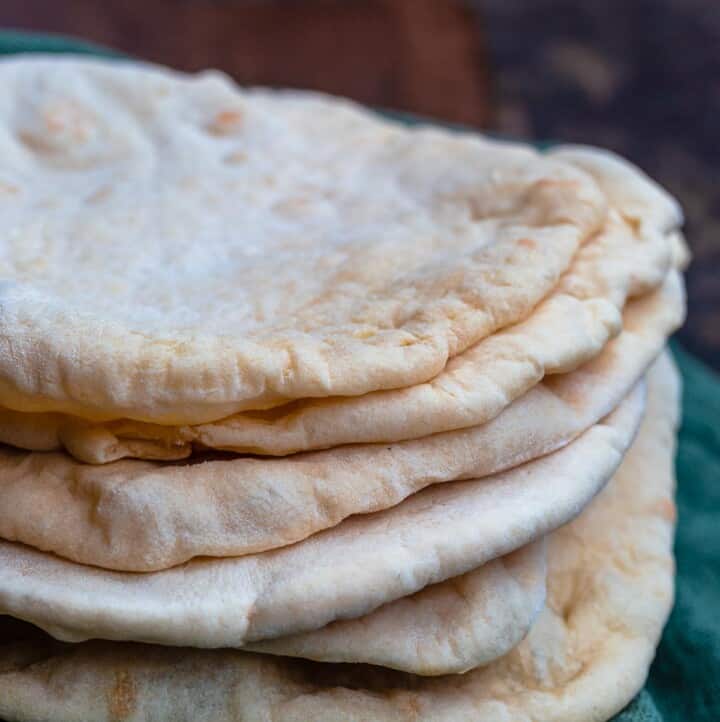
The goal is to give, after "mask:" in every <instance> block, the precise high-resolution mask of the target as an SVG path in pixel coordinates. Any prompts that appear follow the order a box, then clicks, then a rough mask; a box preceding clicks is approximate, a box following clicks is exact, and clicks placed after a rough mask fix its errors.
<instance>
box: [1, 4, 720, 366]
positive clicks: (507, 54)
mask: <svg viewBox="0 0 720 722" xmlns="http://www.w3.org/2000/svg"><path fill="white" fill-rule="evenodd" d="M0 26H3V27H15V28H27V29H33V30H44V31H55V32H63V33H72V34H75V35H79V36H83V37H85V38H88V39H91V40H94V41H96V42H100V43H104V44H107V45H111V46H113V47H115V48H118V49H120V50H123V51H125V52H128V53H131V54H134V55H137V56H141V57H144V58H148V59H151V60H155V61H159V62H162V63H165V64H168V65H172V66H174V67H177V68H183V69H188V70H191V69H200V68H204V67H208V66H214V67H218V68H221V69H223V70H225V71H227V72H229V73H230V74H231V75H233V76H234V77H235V78H236V79H237V80H238V81H240V82H241V83H259V84H270V85H290V86H302V87H311V88H318V89H321V90H325V91H330V92H335V93H341V94H344V95H348V96H350V97H353V98H356V99H357V100H360V101H362V102H366V103H370V104H372V105H376V106H383V107H388V108H398V109H402V110H409V111H412V112H415V113H421V114H425V115H429V116H433V117H437V118H440V119H444V120H450V121H456V122H462V123H468V124H471V125H475V126H477V127H481V128H485V129H489V130H494V131H499V132H501V133H506V134H510V135H514V136H519V137H526V138H535V139H552V140H565V141H580V142H588V143H594V144H598V145H603V146H606V147H609V148H612V149H614V150H617V151H619V152H621V153H622V154H623V155H625V156H627V157H629V158H630V159H631V160H633V161H635V162H636V163H638V164H639V165H640V166H641V167H643V168H644V169H645V170H647V171H648V172H649V173H650V174H651V175H653V176H654V177H655V178H657V179H658V180H660V181H661V182H662V183H663V184H664V185H665V186H666V187H667V188H669V189H670V190H671V191H672V192H673V193H674V194H675V195H677V196H678V197H679V198H680V200H681V202H682V203H683V205H684V207H685V210H686V214H687V226H686V232H687V236H688V238H689V241H690V244H691V246H692V249H693V252H694V257H695V260H694V263H693V265H692V266H691V268H690V270H689V273H688V292H689V302H690V315H689V319H688V323H687V325H686V326H685V328H684V329H683V330H682V331H681V332H680V334H679V335H680V338H681V340H682V342H683V343H684V345H685V346H686V347H687V348H689V349H690V350H692V351H694V352H695V353H696V354H698V355H700V356H701V357H703V358H704V359H705V360H706V361H708V362H709V363H710V364H711V365H713V366H714V367H715V368H716V369H720V132H719V130H720V0H584V1H582V0H581V1H578V0H103V1H102V2H98V0H0Z"/></svg>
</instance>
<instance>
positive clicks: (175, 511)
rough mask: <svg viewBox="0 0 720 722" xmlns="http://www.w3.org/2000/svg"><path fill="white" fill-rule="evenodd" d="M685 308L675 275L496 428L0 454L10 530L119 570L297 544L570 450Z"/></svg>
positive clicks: (16, 537) (3, 529) (5, 526)
mask: <svg viewBox="0 0 720 722" xmlns="http://www.w3.org/2000/svg"><path fill="white" fill-rule="evenodd" d="M683 311H684V304H683V294H682V284H681V282H680V280H679V277H678V276H677V275H673V276H671V277H670V278H669V279H668V281H667V283H666V284H665V286H664V287H663V288H662V289H660V290H659V291H657V292H655V293H654V294H651V295H649V296H645V297H642V298H640V299H637V300H635V301H633V302H631V304H630V305H629V306H628V307H627V309H626V314H625V326H626V330H625V331H624V332H623V333H622V334H621V335H620V336H619V337H618V338H617V339H615V340H614V341H613V342H611V343H610V344H609V345H608V347H607V348H606V350H605V351H604V352H603V353H602V354H601V355H600V356H599V357H598V358H597V359H596V360H595V361H593V362H591V363H590V364H588V365H586V366H583V367H581V368H580V369H578V370H577V371H574V372H572V373H570V374H562V375H558V376H556V377H547V378H546V379H545V381H544V382H542V383H540V384H538V385H536V386H535V387H534V388H533V389H531V390H530V391H529V392H528V393H527V394H525V396H523V397H521V398H520V399H518V400H516V401H515V402H514V403H512V404H511V405H510V406H509V407H508V408H506V409H505V411H503V412H502V413H501V414H500V415H499V416H497V417H496V418H495V419H494V420H493V421H491V422H489V423H488V424H485V425H484V426H478V427H474V428H470V429H464V430H460V431H453V432H448V433H445V434H437V435H435V436H431V437H427V438H425V439H420V440H415V441H405V442H400V443H397V444H393V445H377V444H376V445H365V446H361V445H355V446H347V447H340V448H337V449H331V450H328V451H322V452H315V453H311V454H301V455H298V456H293V457H290V458H287V459H248V458H241V459H237V458H233V459H225V460H216V461H209V462H205V463H200V464H191V465H183V466H168V465H167V464H160V463H155V462H141V461H135V460H127V461H122V462H116V463H114V464H108V465H106V466H87V465H83V464H80V463H78V462H76V461H74V460H73V459H71V458H69V457H68V456H67V455H65V454H58V453H53V454H38V453H34V454H33V453H31V454H28V453H25V452H22V453H21V452H15V451H12V450H10V449H0V493H1V494H2V498H3V500H4V503H3V505H2V507H0V537H3V538H5V539H8V540H12V541H20V542H23V543H25V544H29V545H31V546H33V547H36V548H38V549H42V550H45V551H52V552H54V553H56V554H59V555H60V556H63V557H66V558H68V559H72V560H73V561H77V562H80V563H84V564H93V565H97V566H101V567H104V568H107V569H117V570H121V571H122V570H125V571H155V570H159V569H166V568H168V567H171V566H175V565H177V564H180V563H182V562H184V561H187V560H188V559H191V558H193V557H196V556H214V557H227V556H238V555H242V554H249V553H254V552H259V551H265V550H267V549H271V548H275V547H279V546H284V545H287V544H291V543H293V542H297V541H300V540H302V539H304V538H306V537H308V536H309V535H311V534H313V533H315V532H318V531H320V530H322V529H326V528H329V527H332V526H334V525H335V524H337V523H339V522H340V521H342V520H343V519H345V518H346V517H348V516H350V515H352V514H360V513H369V512H374V511H380V510H382V509H386V508H388V507H391V506H394V505H395V504H397V503H399V502H400V501H402V500H403V499H405V498H406V497H408V496H410V495H411V494H414V493H416V492H418V491H420V490H421V489H423V488H425V487H427V486H429V485H431V484H437V483H440V482H448V481H454V480H457V479H471V478H478V477H485V476H487V475H489V474H492V473H495V472H498V471H502V470H505V469H508V468H510V467H513V466H517V465H519V464H522V463H524V462H527V461H530V460H532V459H535V458H537V457H539V456H542V455H543V454H547V453H549V452H551V451H555V450H556V449H558V448H560V447H562V446H564V445H565V444H567V443H568V442H570V441H571V440H572V439H574V438H575V437H577V436H578V435H579V434H581V433H582V432H583V431H585V430H586V429H588V428H589V427H590V426H592V425H593V424H594V423H596V422H598V421H599V420H600V419H602V418H603V417H604V416H606V415H607V414H608V413H610V412H611V411H612V409H613V408H615V407H616V406H617V405H618V403H620V401H621V399H622V398H623V397H624V396H625V395H626V394H627V393H629V392H630V390H631V388H632V387H633V385H634V384H635V383H636V382H637V380H638V379H639V378H640V376H641V375H642V374H643V373H644V372H645V369H646V368H647V366H648V365H649V364H650V363H651V361H652V360H653V359H654V358H655V357H656V356H657V354H658V353H659V352H660V350H661V349H662V347H663V346H664V344H665V339H666V337H667V336H668V334H669V333H670V332H671V331H673V330H674V329H675V328H676V327H677V326H678V325H679V324H680V322H681V321H682V317H683Z"/></svg>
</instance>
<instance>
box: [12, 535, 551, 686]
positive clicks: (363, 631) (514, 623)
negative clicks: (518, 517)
mask: <svg viewBox="0 0 720 722" xmlns="http://www.w3.org/2000/svg"><path fill="white" fill-rule="evenodd" d="M545 550H546V544H545V540H544V539H541V540H539V541H537V542H532V543H531V544H527V545H526V546H524V547H522V548H521V549H518V550H517V551H514V552H512V553H511V554H507V555H505V556H504V557H500V558H499V559H493V560H492V561H490V562H488V563H487V564H484V565H483V566H482V567H480V568H479V569H475V570H473V571H471V572H468V573H467V574H464V575H462V576H460V577H456V578H454V579H448V580H447V581H444V582H440V583H439V584H434V585H432V586H430V587H426V588H425V589H423V590H421V591H419V592H417V593H416V594H413V595H411V596H409V597H403V598H402V599H398V600H396V601H394V602H390V603H389V604H385V605H384V606H382V607H380V608H379V609H377V610H375V611H374V612H371V613H370V614H368V615H366V616H364V617H360V618H359V619H347V620H342V621H337V622H333V623H332V624H329V625H327V626H326V627H323V628H322V629H318V630H315V631H312V632H304V633H302V634H297V635H293V636H289V637H282V638H280V639H276V640H271V641H267V642H257V643H255V645H250V648H254V649H256V650H257V651H262V650H263V649H264V650H265V651H267V652H268V653H271V654H281V655H285V656H294V657H304V658H311V659H315V660H320V661H336V662H355V663H357V662H362V663H369V664H375V665H380V666H384V667H388V668H392V669H398V670H402V671H406V672H410V673H414V674H420V675H426V676H427V675H440V674H450V673H454V672H464V671H466V670H468V669H472V668H474V667H477V666H478V665H480V664H487V663H488V662H491V661H492V660H494V659H497V658H498V657H501V656H502V655H504V654H507V653H508V652H509V651H510V650H511V649H512V648H513V647H515V645H517V643H518V642H519V641H520V640H521V639H522V638H523V637H525V635H526V634H527V633H528V631H529V630H530V628H531V626H532V624H533V622H534V621H535V620H536V619H537V616H538V614H539V613H540V611H541V610H542V608H543V604H544V602H545V586H546V585H545V580H546V575H547V559H546V552H545ZM24 624H25V623H23V622H19V620H13V619H12V617H0V669H1V668H2V661H3V657H2V645H3V644H7V643H8V642H9V641H10V639H15V638H18V637H22V636H23V631H25V630H23V626H24ZM30 629H33V630H35V631H36V635H35V636H39V635H41V634H42V632H40V630H38V629H37V628H36V627H30Z"/></svg>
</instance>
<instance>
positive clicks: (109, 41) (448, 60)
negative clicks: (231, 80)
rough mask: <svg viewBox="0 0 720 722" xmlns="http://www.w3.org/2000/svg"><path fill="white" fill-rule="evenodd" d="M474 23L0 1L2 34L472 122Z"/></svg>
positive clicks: (195, 1)
mask: <svg viewBox="0 0 720 722" xmlns="http://www.w3.org/2000/svg"><path fill="white" fill-rule="evenodd" d="M474 18H475V16H474V13H473V11H472V10H471V9H470V8H469V7H468V6H467V5H465V4H463V3H456V2H452V1H451V2H446V0H440V1H438V0H301V1H299V0H103V1H102V2H98V1H97V0H0V25H2V26H5V27H21V28H29V29H33V30H44V31H47V30H50V31H54V32H62V33H71V34H74V35H79V36H82V37H84V38H86V39H90V40H94V41H95V42H99V43H103V44H106V45H110V46H112V47H114V48H117V49H120V50H123V51H126V52H127V53H129V54H132V55H136V56H138V57H143V58H146V59H149V60H154V61H157V62H160V63H164V64H167V65H170V66H173V67H176V68H180V69H184V70H199V69H204V68H208V67H214V68H220V69H222V70H224V71H226V72H228V73H230V74H231V75H232V76H233V77H235V78H236V79H237V80H238V81H239V82H241V83H245V84H265V85H285V86H295V87H307V88H315V89H318V90H324V91H326V92H331V93H338V94H343V95H347V96H350V97H352V98H355V99H356V100H359V101H361V102H364V103H370V104H373V105H379V106H386V107H395V108H398V109H403V110H413V111H415V112H420V113H424V114H428V115H434V116H437V117H441V118H447V119H449V120H455V121H457V122H464V123H471V124H474V125H483V124H486V123H487V122H488V100H487V98H488V80H487V73H486V61H485V57H484V52H483V45H482V40H481V35H480V33H479V32H478V28H476V26H475V22H474ZM438 59H441V62H438Z"/></svg>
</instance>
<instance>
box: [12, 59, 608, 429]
mask: <svg viewBox="0 0 720 722" xmlns="http://www.w3.org/2000/svg"><path fill="white" fill-rule="evenodd" d="M0 83H2V87H3V93H2V98H1V99H0V128H1V129H2V133H0V150H1V151H2V155H3V171H2V178H1V179H0V181H1V183H0V208H1V210H2V214H3V220H4V223H3V228H2V231H0V268H1V269H2V279H3V284H2V287H1V292H0V303H1V304H2V309H3V313H2V317H1V318H0V402H1V403H2V405H3V406H5V407H8V408H11V409H15V410H19V411H33V412H44V411H60V412H64V413H70V414H76V415H79V416H83V417H86V418H90V419H112V418H133V419H138V420H143V421H156V422H161V423H165V424H182V423H190V424H196V423H201V422H204V421H211V420H217V419H219V418H223V417H225V416H228V415H230V414H232V413H235V412H238V411H241V410H243V409H257V408H267V407H269V406H274V405H277V404H279V403H284V402H287V401H289V400H292V399H296V398H307V397H325V396H336V395H358V394H364V393H367V392H370V391H374V390H377V389H385V388H396V387H401V386H402V387H404V386H408V385H412V384H416V383H421V382H423V381H426V380H427V379H429V378H431V377H432V376H435V375H436V374H437V373H439V372H440V371H441V370H442V369H443V368H444V366H445V364H446V363H447V360H448V359H449V358H451V357H453V356H455V355H456V354H458V353H460V352H462V351H464V350H465V349H466V348H468V347H470V346H471V345H472V344H474V343H476V342H477V341H479V340H480V339H482V338H484V337H485V336H488V335H489V334H491V333H493V332H494V331H496V330H498V329H499V328H502V327H504V326H506V325H508V324H511V323H514V322H516V321H519V320H522V319H523V318H525V317H526V316H528V315H529V314H530V312H531V311H532V309H533V308H534V306H535V305H536V304H537V303H538V302H539V301H540V300H541V299H542V298H543V297H544V296H545V295H546V294H547V293H548V292H550V291H551V290H552V289H553V287H554V286H555V285H556V284H557V282H558V280H559V278H560V276H561V274H562V273H563V272H564V271H565V270H566V269H567V268H568V266H569V265H570V263H571V261H572V258H573V256H574V255H575V253H576V251H577V250H578V248H579V247H580V246H581V245H582V244H583V243H584V242H585V241H586V240H587V239H588V238H590V237H591V236H592V235H593V234H594V233H595V232H596V231H598V230H600V229H601V228H602V226H603V224H604V223H605V220H606V216H607V212H608V209H607V203H606V198H605V195H604V194H603V193H602V192H601V191H600V190H599V188H598V186H597V184H596V182H595V181H594V180H593V179H592V177H591V176H590V175H589V174H587V173H585V172H583V171H581V170H579V169H578V168H576V167H575V166H573V165H571V164H569V163H566V162H564V161H561V160H553V159H551V158H549V157H545V156H543V155H541V154H540V153H538V152H536V151H534V150H532V149H531V148H530V147H529V146H526V145H520V144H511V143H500V142H497V141H491V140H488V139H483V138H478V137H476V136H473V135H471V134H460V133H451V132H449V131H442V130H437V129H429V128H414V129H410V128H407V127H404V126H401V125H397V124H394V123H391V122H389V121H385V120H382V119H380V118H379V117H378V116H375V115H373V114H371V113H369V112H366V111H364V110H361V109H360V108H358V107H356V106H354V105H352V104H350V103H349V102H346V101H341V100H338V99H331V98H327V97H322V96H318V95H312V94H308V93H296V92H273V91H265V90H250V91H244V90H241V89H239V88H238V87H237V86H235V85H233V84H232V83H231V82H229V81H228V80H227V79H226V78H224V77H223V76H221V75H219V74H217V73H202V74H199V75H197V76H186V75H182V74H179V73H173V72H171V71H168V70H164V69H161V68H158V67H153V66H150V65H146V64H141V63H137V62H130V61H118V60H115V61H110V60H106V61H101V60H96V59H82V58H58V57H52V58H42V57H40V58H38V57H34V58H27V57H24V58H21V59H13V60H5V61H3V62H2V63H1V64H0Z"/></svg>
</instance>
